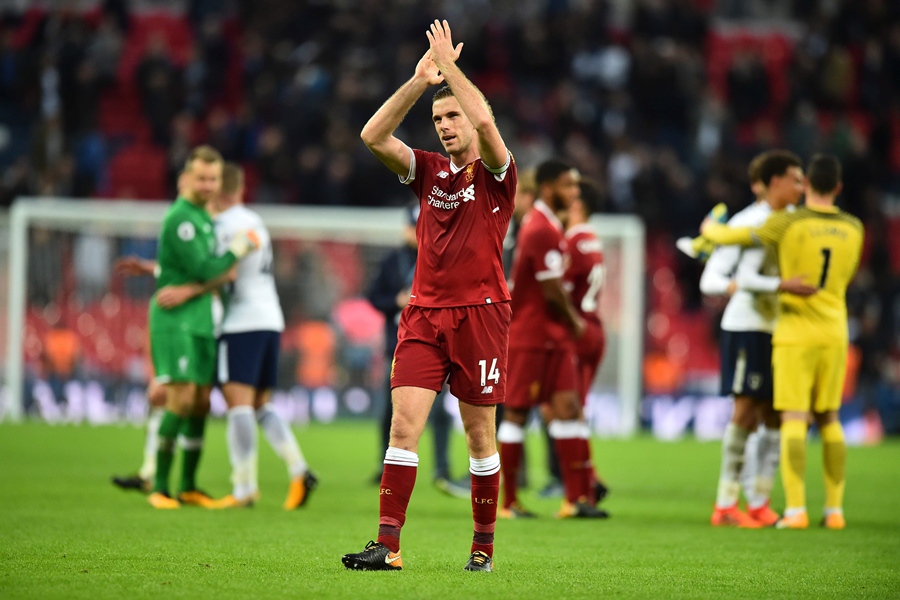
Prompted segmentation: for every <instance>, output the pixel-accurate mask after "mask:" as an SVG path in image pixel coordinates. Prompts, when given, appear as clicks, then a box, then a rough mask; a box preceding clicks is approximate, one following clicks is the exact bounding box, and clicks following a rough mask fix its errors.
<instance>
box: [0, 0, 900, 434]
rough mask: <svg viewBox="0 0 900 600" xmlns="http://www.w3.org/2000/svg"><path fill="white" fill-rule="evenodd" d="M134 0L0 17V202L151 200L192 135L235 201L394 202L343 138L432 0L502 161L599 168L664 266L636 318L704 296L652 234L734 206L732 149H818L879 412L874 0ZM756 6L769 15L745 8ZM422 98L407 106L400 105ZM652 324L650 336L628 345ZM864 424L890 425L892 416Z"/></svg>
mask: <svg viewBox="0 0 900 600" xmlns="http://www.w3.org/2000/svg"><path fill="white" fill-rule="evenodd" d="M154 5H155V3H154V2H151V1H145V2H139V1H136V2H132V3H129V2H126V1H125V0H106V1H104V2H99V3H97V6H96V7H94V8H92V9H88V10H87V11H84V12H73V11H70V10H65V9H53V10H49V11H43V10H40V9H37V8H31V9H28V10H26V11H19V12H16V11H13V12H8V13H5V14H3V15H2V19H0V123H2V130H0V169H2V177H0V206H6V205H9V204H10V203H11V202H12V200H13V199H14V198H16V197H17V196H21V195H58V196H69V197H72V196H74V197H93V196H99V197H109V198H117V197H140V198H162V197H166V198H168V197H172V196H173V195H174V183H175V176H176V174H177V171H178V169H179V168H180V167H181V165H183V163H184V159H185V157H186V154H187V152H188V151H189V149H190V148H191V147H193V146H194V145H196V144H197V143H200V142H205V143H209V144H212V145H214V146H215V147H216V148H218V149H219V150H220V151H221V152H222V154H223V155H224V157H225V159H226V160H232V161H237V162H239V163H241V164H242V165H243V166H244V167H245V168H246V170H247V173H248V185H249V187H250V188H251V192H250V196H251V198H253V199H254V201H255V202H261V203H285V204H321V205H357V206H361V205H362V206H383V205H395V206H396V205H399V204H404V203H406V202H407V201H408V200H409V197H408V196H406V195H402V194H403V192H402V190H401V191H398V186H397V185H394V183H395V181H394V178H393V176H392V175H391V174H390V173H389V172H387V171H386V170H384V169H383V168H381V166H380V165H379V164H378V162H377V160H376V159H375V158H374V157H373V156H372V155H371V154H370V153H369V152H368V151H367V149H366V148H365V147H364V145H363V144H361V143H360V141H359V137H358V136H359V131H360V129H361V128H362V126H363V124H364V123H365V121H366V119H367V118H368V116H370V115H371V114H372V113H373V112H374V111H375V110H376V109H377V108H378V106H379V105H380V103H381V102H382V101H383V99H384V98H386V97H387V96H388V95H389V93H390V91H391V90H393V89H395V88H397V87H398V85H399V84H400V83H402V80H403V79H404V78H406V77H407V76H408V73H410V72H411V71H412V69H413V67H414V66H415V63H416V62H417V61H418V59H419V57H420V56H421V54H422V51H423V48H422V34H423V32H424V31H425V28H426V24H427V23H428V22H430V20H431V19H432V18H433V17H434V15H435V13H436V12H439V13H442V16H445V17H446V18H447V19H449V20H450V21H452V22H453V23H454V30H455V31H457V32H458V33H457V36H458V39H460V40H462V41H464V42H465V48H464V50H463V53H462V56H461V58H460V65H461V66H462V68H463V69H465V71H466V72H467V73H471V75H472V78H473V81H474V82H475V83H476V85H477V86H478V87H479V89H481V90H483V91H484V93H485V95H486V96H487V97H488V99H489V101H490V102H491V105H492V107H493V110H494V113H495V115H496V116H497V119H498V122H499V126H500V129H501V131H503V134H504V137H505V138H506V139H507V140H509V147H510V149H511V150H512V152H513V153H514V154H515V156H516V158H517V161H518V162H519V163H520V164H522V165H529V166H530V165H534V164H536V163H537V162H539V161H540V160H542V159H544V158H546V157H548V156H550V155H559V156H561V157H564V158H565V159H566V160H568V161H570V162H571V163H572V164H574V165H576V166H577V167H578V169H579V170H580V171H581V172H582V173H583V174H585V175H588V176H590V177H591V178H593V179H595V180H596V181H598V182H600V183H601V189H602V190H603V191H604V194H605V198H604V200H605V210H606V211H608V212H619V213H631V214H636V215H639V216H640V217H642V218H643V220H644V222H645V223H646V225H647V227H648V252H649V254H648V267H649V268H648V270H650V271H651V272H652V271H653V269H657V268H660V269H668V270H669V271H671V272H672V274H673V275H674V281H675V284H674V285H673V286H671V289H669V288H665V289H663V288H661V287H658V286H657V281H658V280H661V279H663V278H656V277H653V278H651V281H650V282H649V284H648V293H649V306H650V310H651V311H652V312H659V313H661V314H666V315H668V316H672V317H673V318H674V317H676V316H677V315H681V314H685V313H688V314H691V313H697V312H710V313H715V312H716V311H717V310H718V309H719V308H720V307H717V306H708V305H705V304H704V301H703V299H702V298H701V297H700V295H699V292H698V291H697V289H698V286H697V280H698V279H699V268H698V267H697V266H696V265H695V264H694V263H693V262H689V261H687V260H682V259H679V258H678V257H677V256H676V253H675V251H674V248H673V247H672V240H674V238H675V237H677V236H678V235H682V234H691V233H693V232H695V231H696V227H697V224H698V223H699V222H700V220H701V219H702V217H703V215H704V214H705V213H706V212H707V211H708V210H709V209H710V208H711V207H712V206H713V205H714V204H716V203H718V202H720V201H724V202H726V203H728V204H729V206H730V207H731V208H732V209H733V210H736V209H738V208H740V207H742V206H744V205H745V204H747V203H748V202H749V201H750V199H751V197H750V193H749V187H748V182H747V181H746V163H747V161H748V160H749V158H750V157H751V156H753V155H754V154H756V153H758V152H760V151H762V150H765V149H769V148H773V147H782V148H786V149H789V150H792V151H794V152H796V153H798V154H799V155H800V156H802V157H804V158H807V157H809V156H810V155H811V154H812V153H813V152H815V151H819V150H824V151H828V152H832V153H834V154H835V155H837V156H838V157H840V159H841V161H842V163H843V165H844V193H843V195H842V198H841V205H842V207H843V208H845V209H846V210H848V211H849V212H851V213H852V214H854V215H856V216H858V217H859V218H860V219H862V220H863V222H864V223H865V226H866V233H867V236H866V248H865V253H864V258H863V265H862V268H861V271H860V275H859V277H858V278H857V280H856V283H855V284H854V286H853V287H852V288H851V292H850V294H849V297H848V304H849V306H850V311H851V340H852V342H853V343H854V345H855V346H856V347H858V348H859V349H860V356H861V362H860V366H859V373H858V378H857V381H858V389H859V391H860V392H861V393H862V395H863V396H864V397H865V398H866V402H867V404H869V405H875V404H879V403H881V404H885V405H889V404H891V403H893V407H894V411H897V412H900V409H898V407H897V404H900V398H898V397H897V396H898V394H897V392H896V389H897V387H898V382H900V5H898V4H897V3H895V2H889V1H888V0H874V1H871V2H865V3H861V2H853V1H851V0H835V1H831V2H828V1H824V0H796V1H794V2H771V1H766V0H758V1H756V2H752V1H746V2H744V1H740V0H730V1H720V2H714V1H713V0H639V1H637V2H634V3H624V2H616V1H614V0H605V1H604V0H597V1H593V2H579V1H577V0H570V1H568V2H567V1H565V0H530V1H527V2H512V1H509V2H491V3H487V2H483V1H480V0H467V1H464V2H411V1H401V0H393V1H391V0H383V1H371V2H345V3H333V2H321V1H309V2H300V3H298V2H293V1H290V0H257V1H256V2H245V1H240V2H234V3H228V2H225V3H218V2H208V1H206V2H205V1H202V0H193V1H189V2H185V3H184V5H183V7H182V8H183V11H182V12H178V11H175V12H170V13H160V12H158V11H157V10H151V9H153V7H154ZM624 6H630V7H631V8H630V9H627V10H626V9H624V8H623V7H624ZM760 16H767V17H771V18H768V19H765V20H758V19H754V20H753V21H752V25H751V24H750V23H751V21H750V20H749V19H748V18H758V17H760ZM427 110H429V108H428V106H427V103H421V104H420V105H418V106H416V107H415V108H413V111H412V112H413V115H412V116H411V119H413V120H419V122H421V121H424V120H425V119H427V118H428V115H427V113H426V112H425V111H427ZM402 133H403V138H404V139H405V140H406V141H408V142H409V143H410V144H411V145H412V146H415V147H421V148H434V146H435V140H434V134H433V133H432V132H430V131H426V130H421V129H418V130H409V131H406V130H404V131H403V132H402ZM435 149H436V148H435ZM135 165H138V166H139V167H140V168H135ZM48 256H49V255H48ZM665 340H666V337H665V336H664V335H660V336H659V339H654V334H653V333H652V332H651V334H650V336H649V339H648V347H649V348H650V349H653V348H654V347H656V346H659V347H664V345H665ZM888 412H889V411H885V413H884V414H888ZM895 414H896V413H895ZM895 418H896V417H895ZM886 426H887V427H888V428H889V429H894V430H895V431H900V422H895V423H893V424H889V423H886Z"/></svg>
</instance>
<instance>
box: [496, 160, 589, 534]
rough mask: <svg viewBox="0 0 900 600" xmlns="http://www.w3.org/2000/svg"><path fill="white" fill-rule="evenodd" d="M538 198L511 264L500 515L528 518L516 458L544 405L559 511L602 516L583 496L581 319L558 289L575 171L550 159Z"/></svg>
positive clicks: (540, 172)
mask: <svg viewBox="0 0 900 600" xmlns="http://www.w3.org/2000/svg"><path fill="white" fill-rule="evenodd" d="M535 179H536V180H537V185H538V200H536V201H535V203H534V208H533V209H532V210H531V212H529V213H528V215H527V216H526V217H525V219H524V221H523V223H522V228H521V230H520V231H519V241H518V245H517V247H516V255H515V260H514V262H513V277H512V281H513V290H512V309H513V320H512V323H511V325H510V332H509V391H508V394H507V401H506V403H505V405H504V410H503V422H501V423H500V428H499V429H498V431H497V440H498V442H500V461H501V464H502V471H503V507H502V512H501V513H500V515H501V516H503V517H506V518H518V517H532V516H535V515H534V513H531V512H529V511H528V510H527V509H525V508H524V507H523V506H522V505H521V504H520V503H519V501H518V498H517V490H516V480H517V476H518V472H519V469H520V467H521V462H522V443H523V441H524V437H525V424H526V421H527V419H528V415H529V413H530V412H531V409H532V408H534V407H535V406H538V405H540V404H545V403H546V404H548V405H549V411H548V412H549V414H550V423H549V426H548V432H549V433H550V437H551V438H552V439H553V444H554V447H555V448H556V452H557V456H558V457H559V463H560V471H561V472H562V479H563V487H564V488H565V494H566V498H565V501H564V502H563V506H562V508H561V509H560V512H559V513H558V516H560V517H600V516H604V515H602V514H601V512H600V511H598V510H597V509H596V508H595V507H594V506H593V505H592V504H590V502H589V497H590V490H589V487H590V479H591V478H590V472H589V470H588V467H589V466H590V455H589V448H588V445H587V439H586V438H587V431H588V430H587V423H586V422H585V421H584V412H583V410H582V405H581V398H580V396H579V389H580V384H579V377H578V368H577V358H576V352H575V340H576V339H579V338H581V336H582V334H583V333H584V328H585V323H584V319H583V318H582V317H581V316H580V315H579V314H578V311H577V310H576V308H575V307H574V306H573V305H572V302H571V300H570V299H569V296H568V294H567V293H566V292H565V290H564V288H563V276H564V274H565V269H566V262H567V260H568V255H567V249H566V241H565V237H564V233H563V225H562V223H561V222H560V220H559V218H558V217H557V213H565V211H566V210H568V207H569V206H570V205H571V203H572V202H574V201H575V200H576V199H577V198H578V196H579V193H580V192H579V189H578V173H577V172H576V171H575V170H574V169H572V167H571V166H569V165H568V164H566V163H565V162H563V161H561V160H557V159H551V160H548V161H545V162H543V163H542V164H540V165H539V166H538V168H537V171H536V173H535Z"/></svg>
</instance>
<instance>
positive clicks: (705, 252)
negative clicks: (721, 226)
mask: <svg viewBox="0 0 900 600" xmlns="http://www.w3.org/2000/svg"><path fill="white" fill-rule="evenodd" d="M707 218H709V219H712V220H714V221H718V222H719V223H725V222H726V221H727V220H728V206H726V205H725V203H724V202H719V203H718V204H716V205H715V206H713V208H712V210H711V211H709V214H708V215H707ZM675 247H676V248H678V249H679V250H681V251H682V252H684V253H685V254H687V255H688V256H690V257H691V258H696V259H697V260H699V261H700V262H706V260H707V259H708V258H709V255H710V254H712V253H713V250H715V249H716V245H715V244H714V243H712V242H711V241H709V240H708V239H706V238H705V237H703V236H702V235H698V236H697V237H695V238H690V237H680V238H678V239H677V240H675Z"/></svg>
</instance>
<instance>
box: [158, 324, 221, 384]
mask: <svg viewBox="0 0 900 600" xmlns="http://www.w3.org/2000/svg"><path fill="white" fill-rule="evenodd" d="M150 355H151V356H152V357H153V370H154V372H155V373H156V381H157V382H159V383H196V384H197V385H212V384H214V383H215V379H216V340H215V339H214V338H207V337H201V336H196V335H191V334H189V333H178V332H174V331H173V332H168V331H167V332H161V333H151V334H150Z"/></svg>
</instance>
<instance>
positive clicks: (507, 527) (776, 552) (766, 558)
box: [0, 422, 900, 600]
mask: <svg viewBox="0 0 900 600" xmlns="http://www.w3.org/2000/svg"><path fill="white" fill-rule="evenodd" d="M298 437H299V439H300V443H301V445H302V447H303V449H304V452H305V453H306V456H307V458H308V459H309V462H310V463H311V465H313V468H314V470H315V471H316V472H317V474H318V475H319V477H320V481H321V487H320V488H319V490H317V491H316V492H315V494H314V495H313V496H312V497H311V499H310V502H309V505H308V506H307V507H305V508H304V509H302V510H300V511H297V512H293V513H287V512H285V511H283V510H282V509H281V502H282V500H283V496H284V492H285V490H286V484H287V475H286V473H285V471H284V467H283V465H282V464H281V463H280V461H279V460H278V459H277V457H276V456H275V455H274V454H273V452H272V451H271V450H270V449H269V448H268V447H267V446H265V442H264V441H261V443H262V445H263V447H262V449H261V453H260V484H261V489H262V493H263V498H262V500H261V502H260V503H259V504H258V505H257V506H256V507H255V508H253V509H249V510H238V511H204V510H201V509H194V508H183V509H181V510H178V511H154V510H152V509H151V508H150V507H149V506H148V505H147V503H146V501H145V499H144V497H143V496H141V495H139V494H137V493H134V492H122V491H119V490H117V489H114V488H113V487H112V485H110V483H109V477H110V475H111V474H113V473H127V472H130V471H132V470H134V469H135V468H136V466H137V464H138V462H139V459H140V454H141V449H142V446H143V432H142V430H141V429H139V428H134V427H97V428H93V427H87V426H83V427H74V426H57V427H51V426H47V425H42V424H36V423H29V424H25V425H19V426H17V425H10V424H5V425H0V598H4V599H13V598H42V599H43V598H90V599H92V600H96V599H99V598H122V599H127V600H130V599H132V598H194V599H200V598H215V599H217V600H218V599H224V598H242V597H243V598H361V597H366V598H387V599H394V598H516V599H520V598H548V597H549V598H596V597H618V598H726V597H727V598H840V597H847V598H889V597H894V598H896V597H900V517H898V515H900V510H898V490H900V443H898V441H896V440H892V441H889V442H887V443H884V444H883V445H881V446H879V447H874V448H851V449H850V451H849V457H848V467H847V471H848V483H847V498H846V514H847V521H848V528H847V529H846V530H844V531H837V532H833V531H826V530H822V529H820V528H819V527H812V528H810V529H809V530H807V531H776V530H771V529H767V530H735V529H714V528H712V527H710V526H709V525H708V519H709V515H710V510H711V508H712V501H713V495H714V493H715V485H716V478H717V473H718V463H719V458H718V455H719V447H718V445H717V444H713V443H698V442H694V441H683V442H678V443H663V442H658V441H655V440H652V439H649V438H646V437H640V438H637V439H633V440H627V441H609V440H604V441H595V442H594V457H595V462H596V463H597V465H598V466H599V468H600V470H601V472H602V473H603V475H604V476H605V477H606V479H607V480H608V483H609V485H610V487H611V489H612V493H611V494H610V497H609V499H608V500H607V502H606V506H607V508H608V509H609V510H610V512H611V513H612V515H613V516H612V518H611V519H610V520H608V521H595V522H585V521H559V520H556V519H554V518H553V517H552V514H553V512H554V510H555V509H556V508H557V501H550V500H541V499H539V498H538V497H537V495H536V493H535V492H533V491H527V492H525V495H524V501H525V503H526V504H527V505H528V506H529V507H530V508H532V509H533V510H536V511H537V512H539V513H540V514H541V518H540V519H537V520H534V521H524V522H523V521H501V522H500V523H498V525H497V540H496V547H495V548H496V549H495V561H496V566H495V569H496V570H495V572H494V573H493V574H486V573H468V572H464V571H463V570H462V566H463V564H464V563H465V561H466V559H467V558H468V553H469V543H470V541H471V516H470V506H469V503H468V502H467V501H465V500H459V499H456V498H450V497H447V496H443V495H441V493H440V492H438V491H437V490H436V489H435V488H434V487H433V486H432V485H431V454H432V453H431V451H430V439H428V438H426V439H424V440H423V446H422V451H421V455H422V464H421V466H420V469H419V479H418V485H417V487H416V491H415V493H414V494H413V498H412V503H411V506H410V510H409V515H408V520H407V525H406V527H405V529H404V532H403V561H404V570H403V571H402V572H400V573H359V572H351V571H346V570H345V569H344V568H343V566H342V565H341V562H340V557H341V555H342V554H344V553H345V552H351V551H353V552H355V551H358V550H360V549H361V548H362V547H363V545H364V544H365V543H366V542H367V541H368V540H369V539H371V538H373V537H374V536H375V534H376V531H377V521H378V495H377V491H376V490H377V488H376V487H375V486H373V485H371V484H370V483H368V480H369V479H370V478H371V476H372V474H373V473H374V471H375V469H376V468H377V464H378V461H377V458H376V449H375V448H376V441H375V426H374V424H372V423H361V422H351V423H338V424H332V425H314V426H310V427H308V428H303V429H299V430H298ZM261 440H262V438H261ZM453 444H454V446H453V462H454V465H453V466H454V471H455V472H456V474H458V475H461V474H462V473H463V472H464V469H465V468H466V466H467V463H466V455H465V449H464V445H463V440H462V437H461V436H459V435H457V436H456V437H455V438H454V440H453ZM820 451H821V447H820V446H819V445H818V444H817V443H816V442H812V443H811V444H810V454H809V465H810V466H809V474H808V480H809V484H810V485H809V506H810V517H811V519H812V520H813V521H815V522H818V519H819V517H820V507H821V505H822V496H823V492H822V486H821V464H820V462H821V461H820ZM542 455H543V444H542V442H541V440H540V439H539V438H538V437H534V438H532V439H530V440H529V459H530V462H531V463H532V465H531V467H532V468H531V474H532V487H533V488H539V487H540V486H541V485H542V484H543V482H544V481H543V480H544V473H543V470H542V469H540V467H539V466H538V464H537V463H538V462H539V461H540V460H541V459H542ZM228 474H229V470H228V460H227V454H226V451H225V440H224V426H223V425H222V424H221V423H213V424H212V425H211V426H210V428H209V430H208V432H207V451H206V454H205V457H204V461H203V464H202V465H201V475H200V481H201V484H202V485H204V486H205V487H206V488H207V489H208V490H209V491H210V492H211V493H213V494H215V495H222V494H225V493H227V492H228V491H229V484H228ZM781 498H782V495H781V491H780V489H777V490H776V492H775V505H776V508H780V507H781V502H782V500H781Z"/></svg>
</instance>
